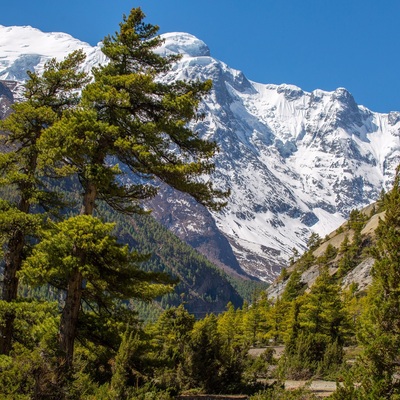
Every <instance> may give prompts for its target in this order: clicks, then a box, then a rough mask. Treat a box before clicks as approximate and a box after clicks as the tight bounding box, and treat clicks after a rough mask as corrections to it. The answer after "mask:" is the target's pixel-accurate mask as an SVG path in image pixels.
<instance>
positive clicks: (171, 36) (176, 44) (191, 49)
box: [157, 32, 210, 57]
mask: <svg viewBox="0 0 400 400" xmlns="http://www.w3.org/2000/svg"><path fill="white" fill-rule="evenodd" d="M161 38H162V39H163V40H164V44H163V45H162V47H161V49H160V50H159V51H157V52H158V53H159V54H163V55H169V54H182V55H186V56H189V57H208V56H210V49H209V48H208V46H207V45H206V44H205V43H204V42H203V41H202V40H200V39H197V37H195V36H193V35H190V34H189V33H184V32H171V33H164V34H163V35H161Z"/></svg>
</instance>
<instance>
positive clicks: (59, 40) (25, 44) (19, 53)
mask: <svg viewBox="0 0 400 400" xmlns="http://www.w3.org/2000/svg"><path fill="white" fill-rule="evenodd" d="M78 49H83V51H84V52H85V53H86V55H87V60H86V70H87V71H90V69H91V68H92V67H93V66H94V65H97V64H99V63H104V62H105V57H104V55H103V53H102V52H101V50H100V46H96V47H92V46H90V45H89V44H88V43H85V42H81V41H80V40H78V39H75V38H73V37H72V36H71V35H68V34H66V33H61V32H50V33H45V32H42V31H40V30H39V29H35V28H32V27H31V26H9V27H6V26H3V25H0V79H2V80H16V81H23V80H25V79H26V78H27V75H26V71H27V70H30V71H35V72H40V71H41V70H42V68H43V66H44V64H45V62H46V61H48V60H49V59H51V58H54V57H55V58H57V59H63V58H64V57H65V56H66V55H67V54H69V53H71V52H73V51H75V50H78Z"/></svg>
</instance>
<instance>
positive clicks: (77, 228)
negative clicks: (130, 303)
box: [22, 215, 174, 378]
mask: <svg viewBox="0 0 400 400" xmlns="http://www.w3.org/2000/svg"><path fill="white" fill-rule="evenodd" d="M113 228H114V224H111V223H103V222H101V221H100V220H99V219H98V218H96V217H93V216H90V215H78V216H75V217H71V218H69V219H67V220H65V221H61V222H59V223H57V224H54V225H53V229H49V230H46V231H45V232H44V233H43V237H42V240H41V242H40V243H39V244H37V245H36V246H35V248H34V249H33V252H32V255H31V256H29V257H28V258H27V259H26V260H25V262H24V266H23V270H22V273H23V276H24V279H25V280H26V281H27V282H28V283H30V284H32V285H35V286H40V285H43V284H49V285H51V286H53V287H55V288H57V289H58V290H60V291H62V292H64V293H66V296H67V297H68V296H70V297H71V298H72V299H73V301H74V302H78V303H79V307H76V308H74V309H66V306H65V305H64V308H63V313H62V315H61V322H60V335H64V337H63V338H62V340H63V343H65V349H64V348H62V350H63V352H62V354H61V356H60V360H59V364H60V372H62V373H66V375H67V376H65V377H66V378H68V373H69V372H71V371H70V369H71V366H72V357H73V351H74V342H75V339H76V337H77V336H79V337H80V340H81V341H84V340H91V341H94V342H95V343H96V342H97V343H98V344H101V345H107V344H108V345H109V346H111V344H112V343H111V344H110V343H108V342H109V341H110V338H108V337H107V332H109V331H110V326H111V327H113V329H114V330H115V332H114V334H115V333H118V329H117V328H118V327H117V326H116V325H118V324H119V325H121V324H122V325H124V324H126V323H129V322H132V320H131V319H132V315H130V314H132V313H131V312H129V310H127V309H126V307H125V306H124V304H123V303H121V302H120V301H119V300H126V299H131V298H132V299H133V298H139V299H141V300H144V301H146V300H151V299H153V298H155V297H157V296H160V295H163V294H165V293H167V292H168V291H170V289H171V285H172V284H173V283H174V281H173V280H172V279H171V278H169V277H168V276H167V275H165V274H162V273H155V272H145V271H143V270H141V269H140V268H139V266H140V263H141V262H143V261H144V260H146V259H147V256H143V255H139V254H137V253H131V252H130V251H129V250H128V247H127V246H122V245H121V244H119V243H118V242H117V238H116V237H114V236H112V234H111V232H112V230H113ZM82 261H84V262H82ZM77 271H78V272H79V274H77ZM77 275H78V276H79V279H80V280H79V281H77V282H76V281H73V282H74V283H75V285H76V286H72V285H71V281H72V278H74V277H76V276H77ZM71 277H72V278H71ZM167 283H170V285H167ZM76 287H79V288H80V290H76ZM71 320H72V322H71Z"/></svg>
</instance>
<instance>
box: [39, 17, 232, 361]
mask: <svg viewBox="0 0 400 400" xmlns="http://www.w3.org/2000/svg"><path fill="white" fill-rule="evenodd" d="M143 18H144V14H143V12H142V11H141V10H140V9H133V10H132V11H131V13H130V14H129V16H128V17H124V19H123V22H122V23H121V24H120V30H119V32H117V33H116V34H115V36H112V37H106V38H105V40H104V42H103V44H104V45H103V48H102V50H103V52H104V54H105V55H106V56H107V57H108V59H109V62H108V64H107V65H105V66H102V67H100V68H98V69H95V70H94V81H93V83H91V84H89V85H88V86H87V87H86V88H85V90H84V91H83V93H82V102H81V104H80V107H79V108H78V109H77V110H72V111H71V112H68V113H65V114H64V116H63V118H61V120H60V121H58V122H57V123H56V124H54V125H53V126H52V127H51V128H50V129H48V130H47V131H46V134H45V135H44V136H42V141H41V143H40V146H41V147H40V148H41V150H42V154H44V155H46V156H47V157H43V158H42V160H41V161H42V163H43V164H42V165H43V167H44V168H45V170H47V171H51V173H52V174H54V173H56V174H58V175H59V176H63V175H69V174H75V175H76V176H77V177H78V179H79V182H80V184H81V186H82V193H83V194H82V207H81V214H82V215H89V216H90V215H93V214H94V213H95V209H96V204H97V202H98V201H100V200H102V201H105V202H107V203H108V204H109V205H110V206H111V207H112V208H114V209H115V210H116V211H119V212H123V213H138V212H142V209H141V204H140V202H141V201H142V200H144V199H147V198H150V197H152V196H154V195H155V194H156V192H157V184H158V182H159V181H163V182H165V183H167V184H169V185H171V186H173V187H174V188H176V189H178V190H180V191H182V192H185V193H188V194H190V195H192V196H193V197H194V198H195V199H197V200H198V201H200V202H201V203H203V204H204V205H206V206H208V207H211V208H214V209H218V208H220V207H222V206H223V205H224V199H225V197H226V195H227V193H223V192H221V191H219V190H216V189H214V188H213V185H212V183H211V182H210V181H208V182H201V181H199V180H198V178H199V177H200V176H202V175H204V174H209V173H210V172H211V171H212V170H213V168H214V165H213V162H212V157H213V155H214V154H215V152H216V151H217V145H216V144H215V143H214V142H209V141H206V140H202V139H201V138H199V136H198V134H197V133H196V132H193V131H192V130H191V129H190V128H189V127H188V123H189V122H190V121H192V120H193V119H196V118H198V117H199V116H198V114H197V106H198V104H199V101H200V100H201V98H202V97H203V96H204V95H205V94H206V93H207V92H208V90H209V88H210V85H211V84H210V82H203V83H201V82H195V83H187V82H182V81H177V82H174V83H169V84H167V83H163V81H162V78H163V77H164V76H165V73H166V72H167V71H168V70H170V69H171V67H172V63H173V62H174V61H176V57H161V56H159V55H157V54H156V53H155V52H154V50H155V49H156V48H157V47H158V46H159V45H160V44H161V43H162V41H161V39H160V38H159V37H158V36H156V34H157V31H158V28H157V27H156V26H153V25H150V24H145V23H144V22H143ZM123 171H125V172H123ZM127 171H129V173H130V175H129V178H128V182H129V183H127V179H126V178H127ZM72 251H73V256H74V257H75V258H76V257H77V258H79V259H80V263H77V264H76V265H75V267H74V268H73V269H72V270H71V272H70V274H69V275H68V282H67V286H66V298H65V304H64V307H63V310H62V317H61V325H60V350H61V352H62V353H63V354H65V362H66V365H67V368H68V369H70V367H71V366H72V359H73V342H74V340H75V337H76V334H77V322H78V315H79V310H80V309H81V307H82V299H83V293H84V282H85V280H84V276H83V271H82V268H81V267H80V266H79V264H80V265H81V266H83V265H85V263H86V255H85V253H84V252H81V253H79V252H78V249H77V248H73V249H72Z"/></svg>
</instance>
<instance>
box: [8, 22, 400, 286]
mask: <svg viewBox="0 0 400 400" xmlns="http://www.w3.org/2000/svg"><path fill="white" fill-rule="evenodd" d="M32 29H33V28H30V27H23V28H21V27H12V28H6V27H1V26H0V38H1V39H0V41H2V42H4V43H6V44H7V46H8V47H9V49H8V50H9V52H8V53H7V52H3V50H2V49H3V48H2V47H1V46H0V77H3V79H4V78H7V79H11V78H13V79H22V78H21V77H22V76H23V71H22V70H23V68H26V67H27V66H29V67H30V68H33V69H35V70H37V71H40V68H42V66H43V62H44V60H45V59H46V57H47V58H48V57H50V54H51V52H54V56H57V57H59V58H60V57H61V56H65V55H66V54H67V53H68V52H69V51H71V50H73V49H75V48H77V47H79V46H78V44H77V42H78V41H76V39H73V38H72V37H70V36H69V35H65V34H59V33H51V34H50V33H49V34H44V33H42V32H40V31H37V30H33V31H34V32H33V31H30V30H32ZM21 30H22V31H24V30H29V32H30V35H33V33H34V35H35V41H34V42H30V41H29V35H25V34H23V33H21V32H22V31H21ZM32 32H33V33H32ZM10 35H11V36H10ZM40 35H44V36H43V38H44V37H45V38H46V40H44V39H43V40H40V37H39V36H40ZM21 37H24V43H25V47H22V48H21V46H20V44H21V43H20V42H18V43H17V39H18V40H20V38H21ZM164 38H165V43H164V45H163V47H162V48H160V49H159V50H158V52H159V53H160V54H172V53H181V54H182V55H183V56H182V58H181V60H179V62H178V63H177V64H176V65H175V66H174V67H173V69H172V71H170V73H169V74H168V75H167V76H165V77H164V78H163V79H164V80H166V81H170V82H172V81H174V80H176V79H190V80H196V79H199V80H204V79H212V81H213V89H212V91H211V93H210V94H209V95H208V96H207V98H206V99H205V100H204V101H203V103H202V104H201V106H200V112H202V113H204V115H205V118H204V119H203V120H202V121H199V122H197V123H195V124H193V128H194V129H196V130H197V131H198V132H199V133H200V135H201V136H202V137H204V138H208V139H210V140H215V141H216V142H217V143H218V144H219V146H220V152H219V153H218V154H217V156H216V158H215V163H216V170H215V173H214V174H213V176H212V177H211V179H212V180H213V181H214V182H215V184H216V185H217V186H218V187H221V188H224V189H226V188H230V189H231V193H232V196H231V198H230V200H229V204H228V206H227V207H226V208H225V209H224V210H223V211H222V212H220V213H213V214H210V213H209V212H208V211H207V210H206V209H204V208H203V207H201V206H199V205H197V204H195V203H194V202H193V201H190V200H188V199H187V198H185V197H182V195H181V194H179V193H176V192H173V191H171V190H170V189H167V188H162V189H161V190H160V196H159V197H158V198H156V199H154V200H153V201H152V202H151V203H150V205H149V207H151V208H152V209H153V210H154V212H153V214H154V216H155V217H156V218H157V219H159V220H160V221H162V222H163V224H165V225H166V226H168V227H169V228H170V229H171V230H173V231H174V232H175V233H176V234H177V235H178V236H180V237H181V238H182V239H183V240H185V241H186V242H188V243H190V244H191V245H192V246H194V247H195V248H197V249H198V250H199V251H201V252H202V253H204V254H206V255H207V256H208V257H209V258H210V259H211V260H212V261H214V262H215V263H217V264H218V265H220V266H221V267H222V268H225V269H227V270H231V271H235V272H237V273H240V274H250V275H253V276H256V277H259V278H261V279H264V280H267V281H271V280H272V279H273V277H274V276H275V275H276V274H277V272H278V271H279V270H280V268H281V266H282V265H284V264H285V262H286V260H287V259H288V257H289V256H290V255H291V253H292V248H293V247H296V248H297V249H299V250H302V249H304V247H305V243H306V240H307V239H308V237H309V236H310V234H311V232H313V231H315V232H317V233H319V234H320V235H321V236H324V235H325V234H327V233H329V232H331V231H332V230H334V229H335V228H336V227H338V226H339V225H340V224H341V223H342V222H343V221H344V220H345V219H346V218H347V216H348V214H349V212H350V211H351V210H352V209H354V208H361V207H363V206H365V205H367V204H369V203H371V202H372V201H374V200H375V199H376V198H377V197H378V195H379V193H380V191H381V189H382V188H385V189H388V188H389V187H390V184H391V181H392V177H393V174H394V170H395V168H396V166H397V165H398V164H399V161H400V152H399V149H400V139H399V136H400V113H399V112H392V113H389V114H379V113H374V112H372V111H370V110H368V109H367V108H365V107H363V106H359V105H357V103H356V101H355V100H354V98H353V97H352V95H351V94H350V93H349V92H348V91H347V90H346V89H344V88H338V89H337V90H335V91H333V92H326V91H322V90H314V91H313V92H311V93H308V92H304V91H303V90H301V89H300V88H298V87H296V86H293V85H287V84H282V85H269V84H260V83H255V82H251V81H249V80H248V79H247V78H246V77H245V75H244V74H243V73H242V72H240V71H237V70H234V69H231V68H229V67H228V66H227V65H226V64H224V63H223V62H221V61H218V60H216V59H214V58H212V57H211V55H210V54H211V53H210V50H209V48H208V47H207V45H206V44H205V43H204V42H202V41H201V40H199V39H197V38H195V37H194V36H192V35H190V34H187V33H170V34H166V35H164ZM20 41H21V40H20ZM16 43H17V44H18V46H17V45H16ZM33 43H40V44H41V46H42V47H40V46H39V45H34V44H33ZM48 43H50V44H48ZM66 43H70V45H69V46H67V45H66ZM0 44H1V43H0ZM4 45H5V44H4ZM80 45H81V46H82V47H83V48H84V50H85V51H86V52H87V53H88V54H89V56H88V65H87V69H90V67H91V66H92V65H95V64H96V63H102V62H105V59H104V57H103V58H101V56H99V55H101V53H100V51H99V49H100V47H99V46H97V47H95V48H92V47H90V46H89V45H87V44H86V43H81V42H80ZM46 46H47V47H46ZM27 49H28V50H27ZM11 50H12V54H11V53H10V52H11ZM67 50H68V51H67ZM10 54H11V55H10ZM38 54H39V55H40V61H39V58H38V57H36V56H37V55H38ZM35 55H36V56H35ZM35 57H36V58H35ZM96 57H97V58H96ZM23 60H25V61H23ZM22 61H23V62H22ZM28 61H29V62H28ZM10 71H13V73H12V74H11V72H10Z"/></svg>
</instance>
